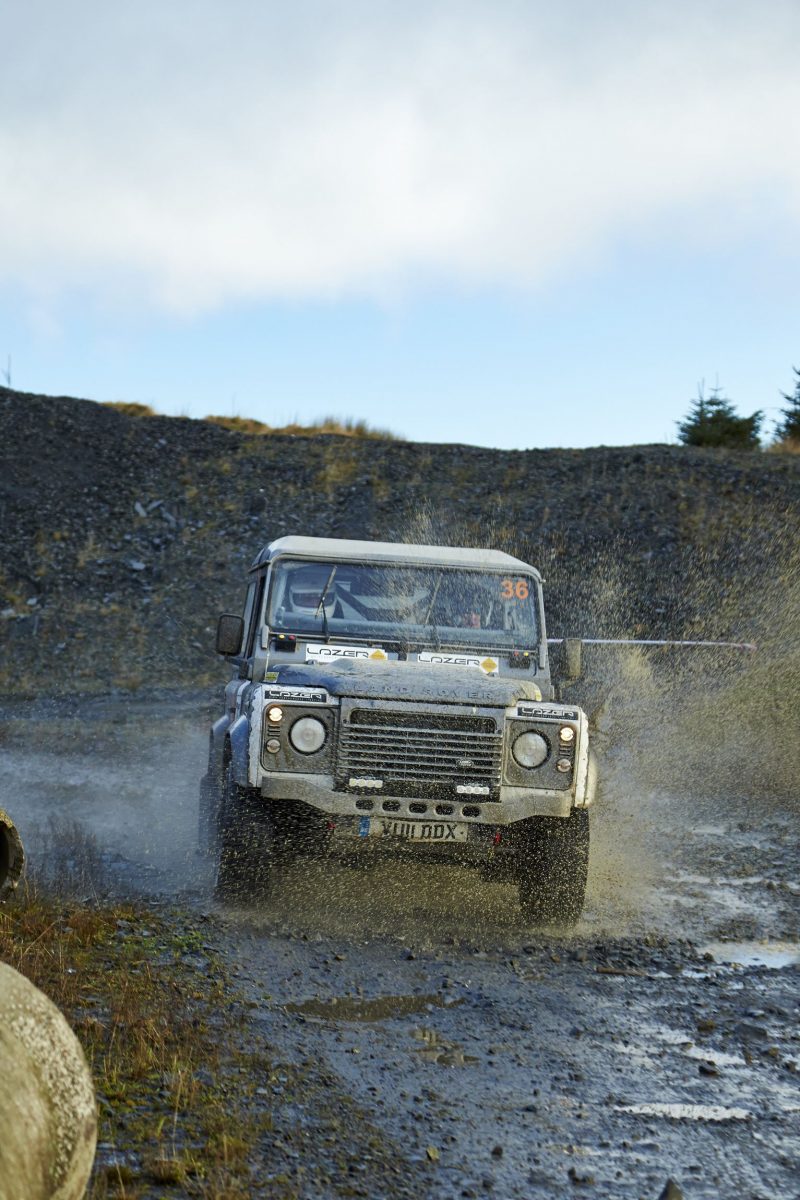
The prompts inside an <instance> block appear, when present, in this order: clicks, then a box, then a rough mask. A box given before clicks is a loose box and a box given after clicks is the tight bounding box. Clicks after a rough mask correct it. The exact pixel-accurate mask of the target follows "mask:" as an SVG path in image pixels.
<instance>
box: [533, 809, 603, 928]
mask: <svg viewBox="0 0 800 1200" xmlns="http://www.w3.org/2000/svg"><path fill="white" fill-rule="evenodd" d="M588 870H589V813H588V812H587V811H586V809H580V808H579V809H573V811H572V813H571V815H570V816H569V817H567V818H566V819H564V818H562V817H547V818H543V819H541V820H536V821H535V823H533V828H532V830H531V833H530V837H529V841H528V843H527V846H526V849H525V852H524V854H523V856H522V860H521V862H520V872H519V903H520V908H521V909H522V916H523V918H524V920H525V921H526V923H528V924H531V925H549V924H559V925H574V924H575V922H576V921H577V920H578V918H579V917H580V915H581V912H582V911H583V902H584V897H585V895H586V876H587V874H588Z"/></svg>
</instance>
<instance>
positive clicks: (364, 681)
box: [278, 661, 541, 708]
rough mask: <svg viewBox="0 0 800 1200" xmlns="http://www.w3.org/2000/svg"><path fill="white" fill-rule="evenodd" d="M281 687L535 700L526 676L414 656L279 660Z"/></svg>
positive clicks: (489, 702)
mask: <svg viewBox="0 0 800 1200" xmlns="http://www.w3.org/2000/svg"><path fill="white" fill-rule="evenodd" d="M278 682H279V683H281V684H282V685H284V686H285V687H324V688H325V689H326V691H328V692H329V693H330V694H331V695H332V696H353V697H356V698H368V699H373V700H379V699H383V700H405V701H409V700H420V701H423V702H425V703H431V702H432V703H436V702H437V701H441V702H442V703H444V704H478V705H484V706H488V707H495V708H508V707H509V706H510V705H512V704H516V702H517V701H518V700H541V693H540V691H539V688H538V686H537V684H536V683H534V681H533V680H532V679H530V680H529V679H517V678H511V677H508V676H505V677H504V676H501V675H484V674H482V672H480V671H478V670H475V669H474V668H471V667H447V666H435V667H429V666H427V665H425V664H423V663H416V662H358V661H350V662H341V663H336V664H335V665H329V664H325V665H324V666H315V665H314V664H313V663H304V664H302V665H301V664H298V665H297V666H286V667H284V666H282V667H281V668H280V670H279V674H278Z"/></svg>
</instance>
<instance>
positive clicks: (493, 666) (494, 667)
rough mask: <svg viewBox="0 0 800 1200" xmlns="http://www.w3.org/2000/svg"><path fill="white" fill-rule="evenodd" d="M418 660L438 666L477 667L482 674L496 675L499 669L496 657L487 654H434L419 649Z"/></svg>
mask: <svg viewBox="0 0 800 1200" xmlns="http://www.w3.org/2000/svg"><path fill="white" fill-rule="evenodd" d="M418 661H419V662H421V663H434V664H435V665H436V666H440V667H477V668H478V670H480V671H483V673H484V675H496V674H497V672H498V670H499V663H498V662H497V659H496V658H490V657H489V656H488V655H487V656H486V657H485V658H479V657H478V655H477V654H474V655H473V654H434V653H433V652H432V651H430V650H421V651H420V653H419V655H418Z"/></svg>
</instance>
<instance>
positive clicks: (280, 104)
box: [0, 0, 800, 447]
mask: <svg viewBox="0 0 800 1200" xmlns="http://www.w3.org/2000/svg"><path fill="white" fill-rule="evenodd" d="M600 7H601V6H593V5H590V4H589V3H588V2H586V0H567V2H566V3H564V4H562V5H561V6H559V10H558V12H557V13H553V12H551V11H550V8H552V6H547V5H544V4H539V3H537V2H536V0H530V2H528V3H516V2H515V0H507V2H506V3H505V4H503V5H501V6H498V5H493V4H489V3H478V2H470V0H462V2H461V3H458V4H456V3H451V2H442V3H435V2H433V3H428V4H424V5H423V4H421V3H420V4H416V3H413V2H411V3H405V4H400V3H393V2H388V0H387V2H385V3H372V4H370V5H366V4H362V3H360V2H356V0H352V2H349V3H348V2H347V0H343V2H342V3H339V4H336V5H332V4H330V3H323V2H322V0H317V2H312V0H299V3H298V4H297V5H293V6H292V10H291V13H289V12H288V10H287V9H286V6H271V5H269V4H257V3H254V2H252V0H233V2H232V3H231V4H229V5H226V6H225V9H224V10H223V9H222V7H221V6H219V5H217V4H214V3H210V2H207V0H193V2H192V3H189V2H188V0H174V3H173V4H172V5H170V6H163V5H162V6H159V5H156V4H150V3H146V2H145V3H143V4H141V5H137V6H136V10H135V11H133V10H123V9H121V8H117V7H113V6H108V5H101V4H99V3H96V2H95V0H79V2H78V3H77V5H76V6H70V8H69V11H67V10H66V9H64V8H63V6H60V5H57V4H55V3H52V2H51V0H39V2H38V3H37V2H36V0H33V3H32V4H31V5H28V6H25V9H24V11H23V9H22V7H21V6H14V7H12V6H8V7H4V6H3V5H2V2H1V0H0V37H1V38H2V40H3V43H4V44H5V45H6V47H7V50H6V53H5V55H4V62H5V66H4V72H3V75H2V76H0V177H2V178H3V180H4V185H3V188H2V189H0V367H4V366H5V363H6V356H7V355H10V356H11V371H12V383H13V385H14V386H16V387H18V388H20V389H23V390H28V391H34V392H44V393H50V394H54V395H57V394H69V395H78V396H85V397H89V398H92V399H98V400H106V399H124V400H132V401H141V402H143V403H148V404H152V405H153V406H154V407H155V408H156V409H158V410H159V411H161V412H164V413H167V414H176V415H177V414H184V415H189V416H197V417H202V416H205V415H207V414H209V413H217V414H223V415H228V414H234V413H235V414H238V415H242V416H252V417H256V418H258V419H260V420H263V421H266V422H268V423H270V424H281V423H284V422H286V421H289V420H293V419H299V420H301V421H305V420H308V421H310V420H313V419H314V418H315V417H318V416H320V415H324V414H336V415H341V416H350V417H356V418H360V417H363V418H366V419H367V420H368V421H370V422H371V423H372V424H374V425H378V426H382V427H388V428H390V429H392V430H395V431H396V432H398V433H401V434H403V435H405V436H407V437H410V438H413V439H415V440H430V441H460V442H470V443H475V444H482V445H496V446H505V447H533V446H554V445H572V446H584V445H596V444H600V443H606V444H629V443H634V442H651V441H665V440H674V437H675V422H676V421H677V420H678V419H679V418H680V417H681V416H682V415H684V413H685V412H686V410H687V408H688V405H689V401H690V398H691V397H692V395H694V394H695V392H696V389H697V385H698V383H699V382H700V381H701V380H705V383H706V388H709V387H710V386H712V385H714V383H715V382H716V380H717V378H718V379H719V382H720V384H721V385H722V387H723V389H724V390H725V391H726V392H727V394H728V395H729V396H730V397H731V398H732V400H733V401H734V403H735V404H736V406H737V408H738V409H739V411H741V412H743V413H750V412H752V411H753V410H754V409H756V408H761V409H764V410H766V412H767V416H768V417H775V416H777V415H778V414H777V410H778V408H779V407H780V405H781V403H782V401H781V398H780V395H779V390H780V389H784V390H790V389H791V387H792V371H791V367H792V364H793V363H797V364H798V365H800V319H799V318H800V305H798V299H797V296H798V288H797V279H798V268H799V267H800V238H798V232H800V155H799V154H798V149H800V147H799V146H798V141H799V140H800V138H798V132H797V130H798V125H797V121H796V114H797V112H800V80H798V76H797V72H796V70H795V64H794V61H793V60H794V51H795V47H796V45H797V44H800V41H799V40H798V35H800V6H798V5H796V4H793V3H784V2H783V0H766V2H763V3H760V4H758V5H756V4H755V3H753V4H749V3H736V2H735V0H728V2H727V3H725V4H722V3H716V2H715V0H706V2H703V0H696V2H695V3H693V4H689V3H682V2H681V0H677V2H676V3H675V4H674V5H672V6H670V9H669V11H668V12H665V11H664V8H663V6H662V5H655V4H653V5H652V6H650V5H648V4H646V3H637V4H633V3H627V2H624V0H618V2H616V3H614V2H613V0H612V2H610V3H609V4H607V5H604V6H602V9H603V12H602V16H601V15H599V8H600ZM76 12H77V14H78V17H77V18H76ZM6 68H7V69H6Z"/></svg>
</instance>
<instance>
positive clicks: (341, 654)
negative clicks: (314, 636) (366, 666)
mask: <svg viewBox="0 0 800 1200" xmlns="http://www.w3.org/2000/svg"><path fill="white" fill-rule="evenodd" d="M343 658H355V659H359V660H361V661H365V662H368V661H370V660H371V661H372V662H387V661H388V658H389V655H388V654H387V653H386V651H385V650H383V649H381V647H380V646H327V645H322V646H318V645H315V644H313V643H309V644H308V645H307V646H306V662H336V660H337V659H338V660H340V661H341V659H343Z"/></svg>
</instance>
